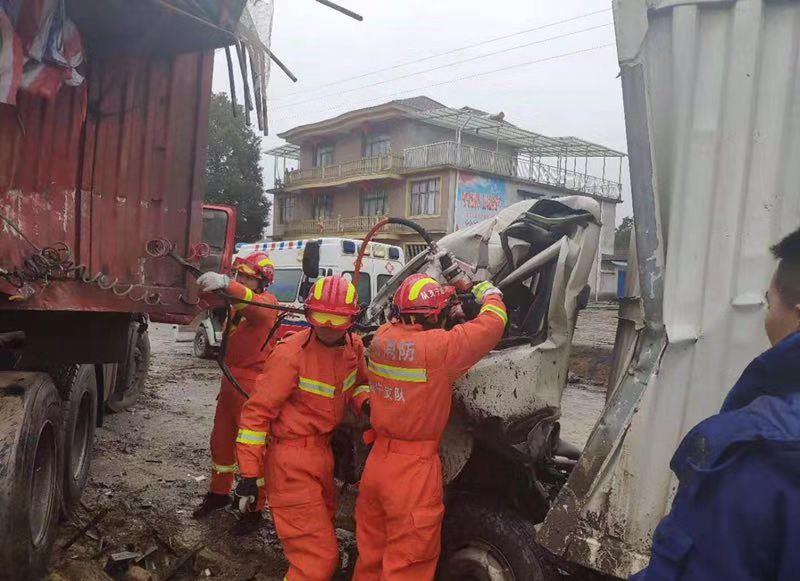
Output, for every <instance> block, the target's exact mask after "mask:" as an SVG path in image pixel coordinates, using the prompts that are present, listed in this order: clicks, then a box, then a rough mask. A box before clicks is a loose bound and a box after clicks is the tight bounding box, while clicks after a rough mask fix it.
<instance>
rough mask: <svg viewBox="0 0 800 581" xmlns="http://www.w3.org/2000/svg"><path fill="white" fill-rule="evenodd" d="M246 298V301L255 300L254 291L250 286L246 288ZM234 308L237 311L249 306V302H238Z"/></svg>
mask: <svg viewBox="0 0 800 581" xmlns="http://www.w3.org/2000/svg"><path fill="white" fill-rule="evenodd" d="M244 300H246V301H252V300H253V291H251V290H250V289H249V288H245V289H244ZM233 308H234V309H235V310H237V311H241V310H242V309H246V308H247V303H236V305H234V307H233Z"/></svg>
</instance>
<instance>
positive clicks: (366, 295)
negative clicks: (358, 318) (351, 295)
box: [342, 270, 372, 305]
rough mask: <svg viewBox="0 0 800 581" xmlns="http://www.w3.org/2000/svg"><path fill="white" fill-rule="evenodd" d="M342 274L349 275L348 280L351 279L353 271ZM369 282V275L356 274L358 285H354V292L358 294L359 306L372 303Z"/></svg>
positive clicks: (364, 273) (363, 273)
mask: <svg viewBox="0 0 800 581" xmlns="http://www.w3.org/2000/svg"><path fill="white" fill-rule="evenodd" d="M342 274H347V275H349V277H348V278H351V279H352V277H353V271H352V270H350V271H347V272H343V273H342ZM370 285H371V281H370V278H369V274H367V273H366V272H359V273H358V284H357V285H356V292H357V293H358V302H359V304H362V305H363V304H367V305H368V304H369V303H371V302H372V288H371V286H370Z"/></svg>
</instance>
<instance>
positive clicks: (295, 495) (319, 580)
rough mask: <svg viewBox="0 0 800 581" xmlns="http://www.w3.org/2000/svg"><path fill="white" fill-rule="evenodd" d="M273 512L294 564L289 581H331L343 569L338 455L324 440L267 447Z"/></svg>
mask: <svg viewBox="0 0 800 581" xmlns="http://www.w3.org/2000/svg"><path fill="white" fill-rule="evenodd" d="M267 490H268V494H269V509H270V511H271V512H272V520H273V521H274V523H275V531H276V532H277V533H278V538H279V539H280V541H281V546H282V547H283V552H284V554H285V555H286V559H287V560H288V561H289V571H288V572H287V573H286V577H285V578H284V579H285V580H286V581H329V579H330V578H331V577H332V576H333V574H334V573H335V572H336V568H337V566H338V564H339V550H338V548H337V545H336V533H335V532H334V528H333V519H334V516H335V514H336V489H335V487H334V482H333V452H332V451H331V447H330V439H329V438H328V437H327V436H324V437H319V436H318V437H314V436H312V437H308V438H297V439H292V440H278V439H274V440H272V441H270V443H269V444H268V445H267Z"/></svg>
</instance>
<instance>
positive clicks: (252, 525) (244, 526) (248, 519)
mask: <svg viewBox="0 0 800 581" xmlns="http://www.w3.org/2000/svg"><path fill="white" fill-rule="evenodd" d="M265 522H266V521H265V520H264V517H263V516H261V511H258V512H247V513H245V514H243V515H242V516H241V517H239V520H238V521H237V522H236V524H235V525H233V528H232V529H231V534H232V535H233V536H235V537H244V536H247V535H249V534H252V533H254V532H256V531H257V530H258V529H260V528H261V527H263V526H264V523H265Z"/></svg>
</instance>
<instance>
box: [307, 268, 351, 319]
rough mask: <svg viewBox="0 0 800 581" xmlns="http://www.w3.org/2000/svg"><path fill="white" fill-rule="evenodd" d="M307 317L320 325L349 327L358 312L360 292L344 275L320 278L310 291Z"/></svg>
mask: <svg viewBox="0 0 800 581" xmlns="http://www.w3.org/2000/svg"><path fill="white" fill-rule="evenodd" d="M305 304H306V318H307V319H308V322H309V323H311V324H312V325H314V326H318V327H331V328H332V329H348V328H350V326H351V325H352V324H353V317H355V316H356V315H357V314H358V310H359V308H358V294H357V293H356V287H355V285H353V283H352V282H350V281H349V280H347V279H346V278H344V277H342V276H326V277H324V278H320V279H319V280H317V282H315V283H314V285H313V286H312V287H311V290H310V291H308V298H306V303H305Z"/></svg>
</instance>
